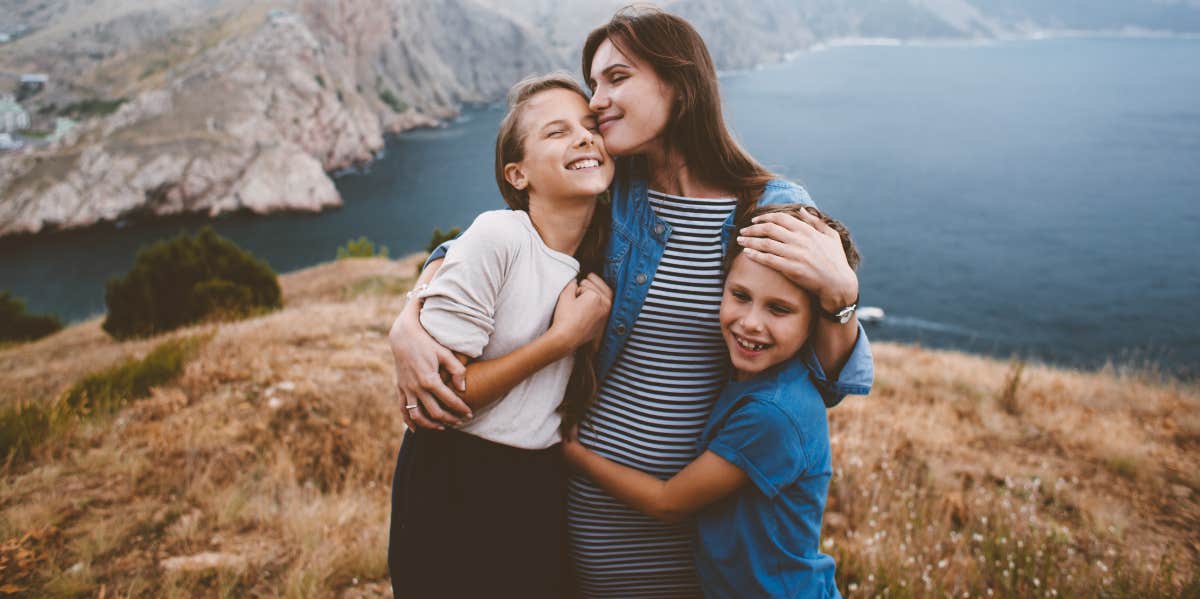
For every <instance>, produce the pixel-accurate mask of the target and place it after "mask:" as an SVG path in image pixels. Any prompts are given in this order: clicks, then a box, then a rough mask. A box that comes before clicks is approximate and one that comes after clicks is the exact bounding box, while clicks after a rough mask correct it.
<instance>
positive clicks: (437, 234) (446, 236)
mask: <svg viewBox="0 0 1200 599" xmlns="http://www.w3.org/2000/svg"><path fill="white" fill-rule="evenodd" d="M460 233H462V230H460V229H459V228H458V227H454V228H453V229H450V230H449V231H446V232H445V233H442V230H441V229H438V228H436V227H435V228H434V229H433V237H430V238H429V245H427V246H425V251H426V252H427V253H430V254H432V253H433V250H436V249H437V247H438V246H439V245H442V244H443V243H446V242H447V241H450V240H451V239H454V238H455V237H458V235H459V234H460Z"/></svg>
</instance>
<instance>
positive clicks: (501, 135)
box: [496, 72, 612, 428]
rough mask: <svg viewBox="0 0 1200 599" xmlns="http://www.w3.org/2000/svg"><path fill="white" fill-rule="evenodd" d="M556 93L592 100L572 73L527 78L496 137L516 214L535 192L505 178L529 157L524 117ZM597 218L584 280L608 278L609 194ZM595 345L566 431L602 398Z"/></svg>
mask: <svg viewBox="0 0 1200 599" xmlns="http://www.w3.org/2000/svg"><path fill="white" fill-rule="evenodd" d="M553 89H565V90H569V91H573V92H575V93H577V94H579V97H580V98H583V101H584V102H587V101H588V95H587V92H585V91H583V87H582V86H580V85H579V83H577V82H576V81H575V79H573V78H571V76H570V75H568V74H566V73H561V72H556V73H550V74H547V75H536V76H532V77H526V78H525V79H522V80H521V81H519V82H517V83H516V84H515V85H513V86H512V89H510V90H509V91H508V113H507V114H505V115H504V119H502V120H501V121H500V131H499V132H497V133H496V186H497V187H499V188H500V195H502V196H504V203H506V204H508V207H509V208H512V209H513V210H525V211H528V210H529V193H528V192H527V191H525V190H523V189H517V188H516V187H513V186H512V184H511V183H509V182H508V179H507V178H506V177H505V176H504V166H505V165H506V164H509V163H512V162H520V161H521V160H523V159H524V158H525V141H526V137H527V136H526V131H525V126H524V123H522V122H521V121H522V120H523V119H522V117H523V116H524V114H525V109H526V108H527V107H528V105H529V101H530V100H532V99H533V97H534V96H536V95H538V94H540V93H542V92H545V91H549V90H553ZM597 201H598V202H599V204H600V205H598V206H596V210H595V212H594V213H593V214H592V222H591V223H589V224H588V228H587V232H585V233H584V235H583V241H582V242H581V243H580V244H579V248H578V249H577V250H575V259H576V260H578V261H579V278H578V279H579V280H583V278H584V277H586V276H587V275H588V273H593V272H594V273H597V274H599V275H601V276H603V274H604V271H603V270H602V269H603V267H604V258H605V255H606V254H607V251H608V232H609V228H610V223H611V218H612V215H611V213H610V212H609V207H608V192H605V193H604V194H601V196H600V197H599V198H598V199H597ZM590 346H591V344H586V345H583V346H581V347H580V348H579V349H578V350H577V351H576V352H575V368H574V370H572V371H571V378H570V380H569V381H568V383H567V392H566V394H565V396H564V397H563V403H562V405H560V406H559V411H561V412H563V425H564V427H566V428H569V427H571V426H574V425H575V424H577V423H578V422H579V421H580V420H581V419H582V418H583V414H584V412H585V411H586V410H587V408H588V406H590V405H591V403H592V400H593V399H594V398H595V396H596V392H597V391H598V389H599V386H600V385H599V381H598V380H597V378H596V355H595V352H593V351H591V349H590Z"/></svg>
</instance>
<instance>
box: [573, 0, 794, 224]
mask: <svg viewBox="0 0 1200 599" xmlns="http://www.w3.org/2000/svg"><path fill="white" fill-rule="evenodd" d="M604 40H611V41H612V43H613V44H614V45H615V46H616V47H617V48H618V49H619V50H620V51H621V52H622V53H624V54H626V55H633V56H635V57H637V58H639V59H641V60H642V61H643V62H645V63H647V64H649V65H650V66H651V67H652V68H653V69H654V71H655V73H657V74H658V76H659V78H660V79H662V80H663V81H664V82H666V83H667V85H668V86H670V88H671V89H672V90H673V91H674V92H675V95H676V98H675V102H676V104H675V106H674V109H673V110H672V113H671V118H670V120H669V121H668V122H667V128H666V131H664V132H663V141H664V145H665V146H666V149H667V152H668V153H676V154H678V155H680V156H682V157H683V160H684V164H686V165H687V168H688V171H689V172H691V173H695V174H696V176H698V177H702V178H703V179H704V181H705V183H708V184H710V185H713V186H716V187H718V188H720V189H726V190H730V191H732V192H733V193H734V194H735V195H736V196H737V199H738V208H737V216H738V218H740V217H742V216H744V215H745V214H748V213H749V212H750V211H751V210H753V209H754V207H755V206H756V205H757V204H758V198H759V196H761V195H762V192H763V190H764V188H765V187H766V184H767V182H768V181H770V180H771V179H772V178H774V175H772V174H771V172H770V171H768V170H767V169H766V168H765V167H763V166H762V165H761V164H759V163H758V162H757V161H756V160H754V158H752V157H751V156H750V154H748V153H747V152H746V151H745V150H744V149H742V147H741V145H739V144H738V143H737V141H736V140H734V139H733V135H732V134H730V132H729V128H728V127H727V126H726V125H725V117H724V116H723V115H722V114H721V97H720V89H719V86H718V83H717V70H716V67H714V66H713V61H712V57H711V56H710V55H709V53H708V47H707V46H705V44H704V39H703V38H701V37H700V34H699V33H697V32H696V29H695V28H694V27H692V26H691V24H689V23H688V22H687V21H685V20H684V19H682V18H680V17H677V16H675V15H672V14H670V13H666V12H663V11H661V10H658V9H656V8H651V7H637V6H627V7H625V8H622V9H621V10H619V11H617V13H616V14H615V15H613V17H612V19H611V20H610V21H609V22H608V23H606V24H604V25H602V26H600V27H598V28H596V29H595V30H594V31H592V32H591V33H590V34H588V37H587V41H586V42H585V43H584V45H583V79H584V81H588V82H589V85H592V86H593V88H594V82H593V81H592V80H591V72H592V59H593V58H594V57H595V55H596V49H597V48H599V47H600V44H602V43H604Z"/></svg>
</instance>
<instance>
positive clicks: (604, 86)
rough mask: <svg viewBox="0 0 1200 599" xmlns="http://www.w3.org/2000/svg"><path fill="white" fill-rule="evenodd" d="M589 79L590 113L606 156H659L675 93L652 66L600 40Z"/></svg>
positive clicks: (607, 41)
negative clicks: (603, 143) (590, 88)
mask: <svg viewBox="0 0 1200 599" xmlns="http://www.w3.org/2000/svg"><path fill="white" fill-rule="evenodd" d="M588 79H589V84H590V85H591V87H592V89H593V94H592V100H591V103H590V107H591V109H592V111H594V112H595V113H596V117H597V119H599V123H600V132H601V133H603V134H604V141H605V143H606V144H607V145H608V151H609V152H612V154H613V155H614V156H629V155H634V154H646V153H651V152H656V151H661V150H662V135H663V132H664V131H666V128H667V122H668V121H669V119H670V118H671V107H672V106H673V105H674V103H675V93H674V91H673V90H672V89H671V87H670V86H669V85H667V83H666V82H664V81H663V80H662V79H661V78H659V76H658V73H655V72H654V69H653V68H652V67H651V66H650V65H648V64H646V63H645V62H643V61H642V60H640V59H639V58H637V57H635V56H632V55H625V54H623V53H622V52H621V51H620V49H618V48H617V46H616V45H614V44H613V43H612V40H604V41H603V42H601V44H600V46H599V47H598V48H596V54H595V55H594V56H593V57H592V72H591V73H589V75H588Z"/></svg>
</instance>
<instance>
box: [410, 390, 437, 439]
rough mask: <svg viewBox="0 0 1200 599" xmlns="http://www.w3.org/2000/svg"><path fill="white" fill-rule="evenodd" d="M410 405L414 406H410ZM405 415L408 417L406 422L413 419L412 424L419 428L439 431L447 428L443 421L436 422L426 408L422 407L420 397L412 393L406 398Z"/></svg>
mask: <svg viewBox="0 0 1200 599" xmlns="http://www.w3.org/2000/svg"><path fill="white" fill-rule="evenodd" d="M408 406H414V407H412V408H409V407H408ZM404 415H405V417H406V422H407V421H412V425H413V426H414V427H415V428H416V429H418V430H419V429H423V428H424V429H432V430H439V431H440V430H445V429H446V427H444V426H442V424H441V423H439V422H434V421H433V419H431V418H430V417H429V415H428V414H427V413H426V412H425V410H424V408H422V407H421V400H420V398H418V397H416V396H412V395H410V396H408V397H407V398H405V403H404Z"/></svg>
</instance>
